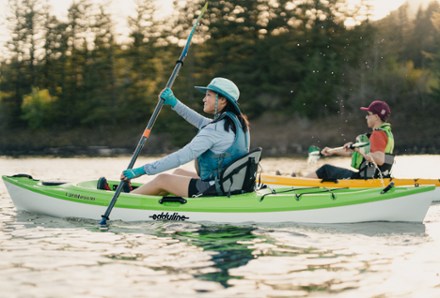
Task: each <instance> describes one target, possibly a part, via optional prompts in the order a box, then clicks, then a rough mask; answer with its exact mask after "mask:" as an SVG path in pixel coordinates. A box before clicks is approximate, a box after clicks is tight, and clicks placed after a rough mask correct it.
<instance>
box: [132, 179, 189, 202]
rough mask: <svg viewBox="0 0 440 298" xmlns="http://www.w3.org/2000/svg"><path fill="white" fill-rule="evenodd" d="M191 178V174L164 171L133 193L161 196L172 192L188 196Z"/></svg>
mask: <svg viewBox="0 0 440 298" xmlns="http://www.w3.org/2000/svg"><path fill="white" fill-rule="evenodd" d="M191 179H192V178H191V177H189V176H182V175H175V174H167V173H163V174H159V175H157V176H156V177H154V178H153V180H151V181H148V182H147V183H145V184H144V185H142V186H140V187H138V188H136V189H135V190H133V191H132V192H131V193H135V194H143V195H161V196H163V195H167V194H170V193H171V194H174V195H176V196H180V197H187V196H188V187H189V182H190V181H191Z"/></svg>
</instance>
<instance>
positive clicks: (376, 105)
mask: <svg viewBox="0 0 440 298" xmlns="http://www.w3.org/2000/svg"><path fill="white" fill-rule="evenodd" d="M361 110H362V111H368V112H371V113H373V114H376V115H378V116H379V118H380V119H382V121H386V120H387V119H388V117H389V116H390V114H391V110H390V107H389V106H388V104H387V103H386V102H384V101H382V100H375V101H373V102H372V103H370V105H369V106H368V107H361Z"/></svg>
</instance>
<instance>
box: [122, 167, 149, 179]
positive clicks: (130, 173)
mask: <svg viewBox="0 0 440 298" xmlns="http://www.w3.org/2000/svg"><path fill="white" fill-rule="evenodd" d="M145 174H146V173H145V169H144V167H143V166H142V167H139V168H134V169H127V170H124V171H123V172H122V174H121V180H131V179H134V178H137V177H140V176H142V175H145Z"/></svg>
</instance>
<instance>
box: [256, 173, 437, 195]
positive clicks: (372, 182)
mask: <svg viewBox="0 0 440 298" xmlns="http://www.w3.org/2000/svg"><path fill="white" fill-rule="evenodd" d="M261 182H262V183H264V184H268V185H284V186H304V187H316V186H319V187H331V188H335V187H341V188H367V187H385V186H387V185H388V184H389V183H390V182H394V185H395V186H416V187H417V186H422V185H435V186H436V189H435V191H434V192H433V193H434V199H433V201H440V179H419V178H387V179H341V180H336V181H334V182H333V181H325V182H323V181H322V180H321V179H313V178H304V177H289V176H278V175H269V174H261Z"/></svg>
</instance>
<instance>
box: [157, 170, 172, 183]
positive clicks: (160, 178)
mask: <svg viewBox="0 0 440 298" xmlns="http://www.w3.org/2000/svg"><path fill="white" fill-rule="evenodd" d="M172 176H173V174H168V173H161V174H158V175H157V176H156V177H154V179H153V181H154V183H155V184H156V185H163V184H164V183H168V182H169V181H170V179H171V177H172Z"/></svg>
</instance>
